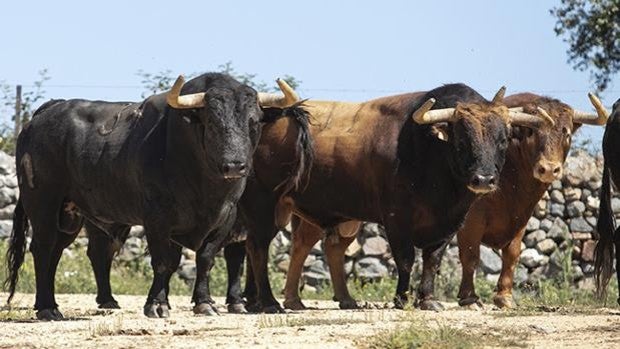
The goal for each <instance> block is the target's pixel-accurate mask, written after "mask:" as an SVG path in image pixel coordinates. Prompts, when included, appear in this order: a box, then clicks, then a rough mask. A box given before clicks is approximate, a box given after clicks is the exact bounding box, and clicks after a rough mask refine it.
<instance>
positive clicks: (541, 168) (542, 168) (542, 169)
mask: <svg viewBox="0 0 620 349" xmlns="http://www.w3.org/2000/svg"><path fill="white" fill-rule="evenodd" d="M545 172H547V171H546V170H545V168H544V167H542V166H540V167H539V168H538V173H539V174H541V175H543V174H545Z"/></svg>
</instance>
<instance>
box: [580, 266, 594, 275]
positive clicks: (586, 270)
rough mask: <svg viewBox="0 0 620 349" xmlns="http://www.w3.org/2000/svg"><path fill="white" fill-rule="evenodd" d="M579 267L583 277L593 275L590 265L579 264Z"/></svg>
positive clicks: (592, 268) (592, 267)
mask: <svg viewBox="0 0 620 349" xmlns="http://www.w3.org/2000/svg"><path fill="white" fill-rule="evenodd" d="M579 266H580V267H581V270H582V271H583V273H584V274H585V275H592V274H594V265H592V264H591V263H581V264H580V265H579Z"/></svg>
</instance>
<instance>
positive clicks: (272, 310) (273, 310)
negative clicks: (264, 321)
mask: <svg viewBox="0 0 620 349" xmlns="http://www.w3.org/2000/svg"><path fill="white" fill-rule="evenodd" d="M262 312H263V313H265V314H284V313H285V311H284V309H282V307H281V306H280V304H277V303H276V304H272V305H267V306H264V307H263V309H262Z"/></svg>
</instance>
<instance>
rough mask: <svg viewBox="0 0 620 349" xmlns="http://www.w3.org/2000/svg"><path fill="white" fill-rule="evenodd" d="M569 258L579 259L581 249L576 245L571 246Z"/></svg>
mask: <svg viewBox="0 0 620 349" xmlns="http://www.w3.org/2000/svg"><path fill="white" fill-rule="evenodd" d="M571 258H572V259H578V258H581V247H579V246H577V245H575V246H573V248H572V251H571Z"/></svg>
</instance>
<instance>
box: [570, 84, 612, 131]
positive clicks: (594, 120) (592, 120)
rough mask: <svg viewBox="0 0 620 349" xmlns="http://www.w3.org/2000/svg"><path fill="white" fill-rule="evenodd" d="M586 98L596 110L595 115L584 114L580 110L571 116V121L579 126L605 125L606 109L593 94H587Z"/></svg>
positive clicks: (607, 115) (607, 114)
mask: <svg viewBox="0 0 620 349" xmlns="http://www.w3.org/2000/svg"><path fill="white" fill-rule="evenodd" d="M588 98H590V102H591V103H592V105H593V106H594V109H596V114H592V113H588V112H584V111H581V110H575V111H574V113H575V114H574V115H573V121H574V122H576V123H579V124H588V125H599V126H600V125H605V123H607V118H608V117H609V113H608V112H607V109H605V107H603V103H601V100H600V99H598V97H596V96H595V95H594V93H592V92H590V93H588Z"/></svg>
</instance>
